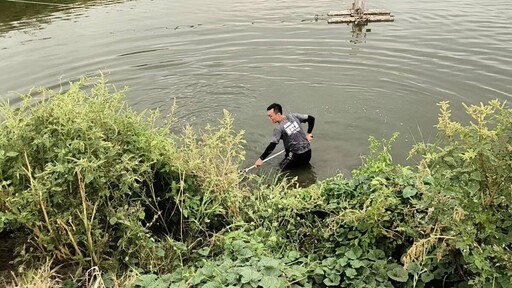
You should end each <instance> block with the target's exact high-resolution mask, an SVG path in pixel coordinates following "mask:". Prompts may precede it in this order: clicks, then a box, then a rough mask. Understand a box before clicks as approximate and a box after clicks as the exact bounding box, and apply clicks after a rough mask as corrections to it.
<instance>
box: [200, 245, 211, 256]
mask: <svg viewBox="0 0 512 288" xmlns="http://www.w3.org/2000/svg"><path fill="white" fill-rule="evenodd" d="M197 253H199V255H201V256H208V254H209V253H210V248H209V247H203V248H201V249H199V250H197Z"/></svg>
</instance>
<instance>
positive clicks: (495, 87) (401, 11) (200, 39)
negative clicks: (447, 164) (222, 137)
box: [0, 0, 512, 179]
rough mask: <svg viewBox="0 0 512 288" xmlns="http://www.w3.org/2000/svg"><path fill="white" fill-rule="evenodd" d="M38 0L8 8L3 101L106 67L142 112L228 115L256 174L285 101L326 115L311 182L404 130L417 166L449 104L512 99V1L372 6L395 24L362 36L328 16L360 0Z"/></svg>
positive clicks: (354, 162)
mask: <svg viewBox="0 0 512 288" xmlns="http://www.w3.org/2000/svg"><path fill="white" fill-rule="evenodd" d="M28 2H35V1H28ZM39 2H44V3H46V4H34V3H21V2H14V1H7V0H0V71H1V73H0V95H1V96H0V97H3V98H8V99H9V100H10V101H11V102H14V103H16V101H18V100H17V98H16V96H15V93H14V92H12V91H18V92H22V93H24V92H27V91H28V90H29V89H30V88H31V87H33V86H36V87H39V86H44V87H49V88H58V87H59V86H60V81H61V80H62V81H63V82H67V81H71V80H76V79H77V78H78V77H79V76H81V75H94V74H96V73H97V72H98V71H100V70H101V71H104V72H108V73H109V74H108V76H107V78H108V79H109V80H110V82H112V83H114V84H116V85H118V86H125V85H126V86H128V87H129V88H130V90H129V91H128V92H127V95H128V100H129V102H130V104H131V105H133V106H134V107H136V109H138V110H143V109H145V108H161V109H167V108H168V107H169V106H170V105H171V103H172V99H173V98H176V100H177V104H178V105H179V107H180V108H179V111H178V116H179V117H180V119H181V122H180V125H183V124H184V123H190V124H192V125H194V126H196V127H203V126H204V125H206V123H208V122H210V123H213V122H215V121H217V119H219V118H221V117H222V109H228V110H229V111H231V112H232V113H233V114H234V116H235V118H236V121H237V127H238V128H239V129H244V130H246V131H247V135H246V139H247V141H248V144H247V152H248V158H249V160H248V161H247V166H250V165H251V164H252V163H253V162H254V160H255V159H256V158H257V157H258V156H259V155H260V153H261V152H262V150H263V149H264V148H265V147H266V145H267V144H268V141H269V139H270V136H271V133H272V129H273V127H272V125H271V124H270V122H269V121H268V119H267V117H266V115H265V108H266V107H267V106H268V105H269V104H270V103H272V102H279V103H281V104H283V106H284V109H285V112H292V111H293V112H303V113H309V114H312V115H314V116H315V117H316V118H317V124H316V127H315V131H314V134H315V140H314V143H313V159H312V166H313V167H312V169H311V170H308V171H305V172H301V173H302V174H301V175H302V176H303V177H305V178H309V179H314V178H318V179H325V178H327V177H329V176H333V175H334V174H336V172H337V171H338V170H341V171H347V170H350V169H352V168H353V167H355V166H358V165H359V164H360V155H361V154H364V153H365V152H366V149H367V146H368V145H367V139H368V136H369V135H373V136H376V137H377V138H389V137H391V135H392V133H393V132H395V131H398V132H400V133H401V137H400V140H399V142H398V143H397V144H396V145H395V152H394V154H395V155H396V156H395V158H396V159H397V160H398V161H404V159H405V156H406V153H407V151H408V150H409V148H410V146H411V145H412V144H413V143H414V142H415V141H420V140H421V139H420V137H421V136H420V133H419V132H418V130H421V134H422V136H423V138H424V139H425V140H429V139H432V138H433V137H434V135H435V131H434V129H433V127H432V126H433V125H434V124H435V123H436V120H437V114H438V107H437V106H436V103H438V102H439V101H442V100H449V101H451V102H452V103H453V114H454V116H455V117H456V118H458V119H465V118H464V113H463V108H462V106H461V105H460V104H461V103H462V102H464V103H466V104H474V103H479V102H485V101H488V100H491V99H496V98H498V99H502V100H508V99H510V97H511V96H512V82H511V81H510V78H511V76H512V68H511V67H512V57H511V56H512V27H511V26H512V24H510V20H511V19H512V8H510V7H511V6H510V3H509V1H505V0H495V1H492V2H491V3H483V2H478V1H471V0H447V1H411V0H409V1H403V0H388V1H382V0H378V1H367V2H366V6H367V8H385V9H389V10H391V11H392V14H393V15H394V16H395V19H396V20H395V22H393V23H371V24H369V25H368V26H367V27H365V29H364V30H363V31H364V32H363V33H359V34H357V33H353V32H352V27H351V26H350V25H328V24H327V23H326V20H325V15H326V14H327V12H329V11H331V10H343V9H345V8H347V7H349V4H350V3H351V2H350V1H326V0H319V1H303V0H294V1H291V0H285V1H253V0H251V1H249V0H230V1H226V0H220V1H205V0H199V1H184V0H174V1H168V0H134V1H85V0H84V1H73V0H67V1H39ZM52 3H54V4H60V5H51V4H52ZM315 15H318V17H317V18H318V20H317V21H316V20H315V18H316V17H315ZM277 163H278V161H271V162H270V163H268V164H269V165H266V166H265V169H266V170H265V169H264V170H265V171H267V170H268V169H271V168H275V167H277Z"/></svg>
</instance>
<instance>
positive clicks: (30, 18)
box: [0, 0, 129, 36]
mask: <svg viewBox="0 0 512 288" xmlns="http://www.w3.org/2000/svg"><path fill="white" fill-rule="evenodd" d="M125 1H129V0H109V1H101V0H45V1H24V0H19V1H18V0H2V1H0V36H1V35H3V34H5V33H8V32H10V31H12V30H21V29H29V30H31V31H33V30H38V29H41V28H42V27H43V26H44V25H48V24H50V23H51V22H52V20H53V19H52V17H51V16H52V15H53V14H55V13H58V12H61V13H67V14H69V16H70V17H74V15H73V14H72V13H73V11H74V10H76V9H78V8H86V7H92V6H95V5H102V6H105V5H109V4H115V3H122V2H125Z"/></svg>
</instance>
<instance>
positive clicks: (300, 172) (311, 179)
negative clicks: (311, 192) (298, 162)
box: [280, 164, 318, 187]
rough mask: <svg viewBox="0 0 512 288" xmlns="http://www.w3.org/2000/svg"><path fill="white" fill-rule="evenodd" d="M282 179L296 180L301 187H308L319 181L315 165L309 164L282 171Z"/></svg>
mask: <svg viewBox="0 0 512 288" xmlns="http://www.w3.org/2000/svg"><path fill="white" fill-rule="evenodd" d="M280 177H286V178H287V179H296V181H297V184H298V185H299V187H308V186H311V185H313V184H315V182H316V181H317V180H318V179H317V176H316V172H315V169H314V167H313V165H311V164H308V165H306V166H302V167H297V168H295V169H292V170H286V171H282V172H281V174H280Z"/></svg>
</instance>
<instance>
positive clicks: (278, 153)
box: [244, 150, 285, 172]
mask: <svg viewBox="0 0 512 288" xmlns="http://www.w3.org/2000/svg"><path fill="white" fill-rule="evenodd" d="M284 151H285V150H283V151H280V152H277V153H276V154H274V155H272V156H270V157H268V158H267V159H265V160H263V163H265V162H267V161H268V160H270V159H272V158H274V157H276V156H278V155H281V154H283V153H284ZM254 167H256V165H252V166H251V167H249V168H246V169H244V172H247V171H249V170H251V169H252V168H254Z"/></svg>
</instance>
